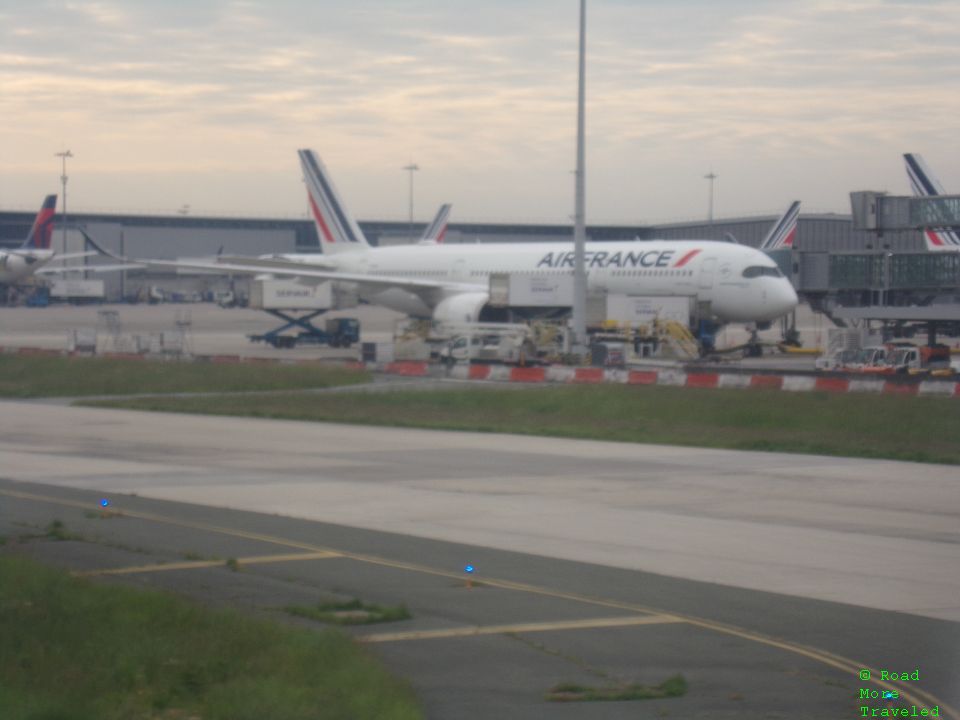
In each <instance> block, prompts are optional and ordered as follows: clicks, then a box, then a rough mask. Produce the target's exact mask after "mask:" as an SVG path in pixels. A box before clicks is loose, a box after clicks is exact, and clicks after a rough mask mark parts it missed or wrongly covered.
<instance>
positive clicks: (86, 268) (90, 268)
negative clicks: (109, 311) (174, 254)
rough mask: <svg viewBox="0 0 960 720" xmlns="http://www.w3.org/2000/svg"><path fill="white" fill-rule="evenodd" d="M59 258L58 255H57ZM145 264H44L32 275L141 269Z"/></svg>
mask: <svg viewBox="0 0 960 720" xmlns="http://www.w3.org/2000/svg"><path fill="white" fill-rule="evenodd" d="M58 259H59V256H58ZM145 267H146V265H143V264H142V263H139V264H138V263H127V264H126V265H70V266H69V267H50V266H49V265H45V266H44V267H42V268H40V269H39V270H37V271H36V272H35V273H34V275H57V274H60V273H71V272H114V271H115V270H142V269H143V268H145Z"/></svg>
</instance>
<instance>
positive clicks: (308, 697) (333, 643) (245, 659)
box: [0, 555, 422, 720]
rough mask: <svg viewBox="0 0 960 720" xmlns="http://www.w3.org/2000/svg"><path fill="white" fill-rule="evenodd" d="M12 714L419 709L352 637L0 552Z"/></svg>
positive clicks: (404, 715)
mask: <svg viewBox="0 0 960 720" xmlns="http://www.w3.org/2000/svg"><path fill="white" fill-rule="evenodd" d="M0 638H3V642H0V678H2V682H0V708H2V709H3V713H2V715H3V718H4V720H129V719H130V718H139V719H145V720H153V719H156V720H161V719H168V718H184V719H186V718H203V719H204V720H262V719H263V718H275V719H278V720H279V719H284V720H287V719H289V720H298V719H300V718H304V719H306V718H317V717H324V718H351V719H352V718H371V719H374V718H376V719H378V720H379V719H381V718H388V719H397V720H406V719H408V718H410V719H412V718H420V717H422V714H421V712H420V711H419V710H418V708H417V707H416V704H415V702H414V699H413V697H412V693H411V691H410V690H409V688H407V687H406V686H405V685H403V684H402V683H400V682H399V681H397V680H395V679H393V678H391V677H390V676H389V675H387V673H386V672H385V671H384V670H383V669H382V668H381V667H380V666H379V665H377V664H376V663H375V662H374V661H373V660H372V658H371V657H369V656H368V655H367V654H366V653H365V652H363V651H362V650H361V649H360V648H358V647H357V646H356V645H355V644H354V643H353V642H352V641H351V640H350V639H349V638H348V637H346V636H345V635H343V634H341V633H340V632H338V631H335V630H323V631H320V632H313V631H303V630H296V629H292V628H287V627H283V626H280V625H277V624H275V623H271V622H267V621H263V620H256V619H251V618H248V617H245V616H243V615H240V614H239V613H237V612H234V611H229V610H211V609H208V608H204V607H201V606H199V605H195V604H192V603H190V602H187V601H184V600H181V599H179V598H176V597H174V596H171V595H167V594H163V593H157V592H146V591H143V590H139V589H134V588H129V587H124V586H117V585H103V584H94V583H91V582H89V581H84V580H80V579H77V578H72V577H70V576H68V575H67V574H66V573H64V572H61V571H58V570H53V569H51V568H47V567H44V566H41V565H38V564H36V563H34V562H32V561H29V560H27V559H24V558H21V557H16V556H10V555H0Z"/></svg>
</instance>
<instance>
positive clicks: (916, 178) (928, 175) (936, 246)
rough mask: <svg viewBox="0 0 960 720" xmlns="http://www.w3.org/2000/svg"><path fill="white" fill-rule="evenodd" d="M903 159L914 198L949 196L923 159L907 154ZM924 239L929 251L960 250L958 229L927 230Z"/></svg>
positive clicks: (924, 232) (913, 154)
mask: <svg viewBox="0 0 960 720" xmlns="http://www.w3.org/2000/svg"><path fill="white" fill-rule="evenodd" d="M903 159H904V161H905V162H906V165H907V177H909V178H910V187H912V188H913V194H914V196H916V197H936V196H937V195H946V194H947V193H946V192H945V191H944V189H943V185H941V184H940V181H939V180H937V178H935V177H934V176H933V173H932V172H930V169H929V168H928V167H927V164H926V163H925V162H924V161H923V158H922V157H920V156H919V155H917V154H915V153H906V154H904V156H903ZM923 239H924V240H926V242H927V250H934V251H938V252H939V251H944V250H953V251H958V250H960V234H958V229H957V228H950V227H946V228H926V229H925V230H924V231H923Z"/></svg>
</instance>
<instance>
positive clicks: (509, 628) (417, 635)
mask: <svg viewBox="0 0 960 720" xmlns="http://www.w3.org/2000/svg"><path fill="white" fill-rule="evenodd" d="M682 622H683V620H681V619H680V618H676V617H673V616H670V615H639V616H630V617H609V618H589V619H586V620H560V621H557V622H544V623H520V624H516V625H473V626H468V627H457V628H443V629H440V630H411V631H409V632H395V633H377V634H374V635H357V636H355V638H356V639H357V640H359V641H360V642H366V643H384V642H398V641H400V640H437V639H442V638H460V637H473V636H474V635H506V634H508V633H531V632H550V631H551V630H590V629H594V628H613V627H633V626H635V625H666V624H669V623H682Z"/></svg>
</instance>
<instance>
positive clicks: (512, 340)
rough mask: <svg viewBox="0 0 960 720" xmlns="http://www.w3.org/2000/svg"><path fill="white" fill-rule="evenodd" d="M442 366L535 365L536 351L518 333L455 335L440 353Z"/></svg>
mask: <svg viewBox="0 0 960 720" xmlns="http://www.w3.org/2000/svg"><path fill="white" fill-rule="evenodd" d="M439 356H440V361H441V362H442V363H443V364H445V365H455V364H456V363H458V362H468V363H488V364H493V363H503V364H506V365H535V364H536V363H537V362H538V360H537V348H536V345H534V344H533V341H531V340H530V339H529V338H528V337H526V336H525V335H522V334H518V333H507V334H497V333H490V334H484V335H457V336H456V337H453V338H451V340H450V341H449V342H448V343H447V344H446V346H444V347H443V348H442V349H441V350H440V355H439Z"/></svg>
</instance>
